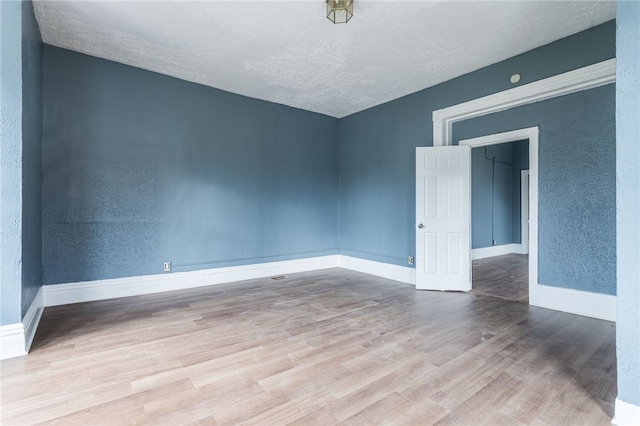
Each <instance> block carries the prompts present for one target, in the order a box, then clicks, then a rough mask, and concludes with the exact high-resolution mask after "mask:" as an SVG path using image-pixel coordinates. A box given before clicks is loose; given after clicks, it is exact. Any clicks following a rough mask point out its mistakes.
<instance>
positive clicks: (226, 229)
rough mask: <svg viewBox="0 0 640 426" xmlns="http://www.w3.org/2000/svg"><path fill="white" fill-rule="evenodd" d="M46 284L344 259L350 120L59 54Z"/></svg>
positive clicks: (46, 202)
mask: <svg viewBox="0 0 640 426" xmlns="http://www.w3.org/2000/svg"><path fill="white" fill-rule="evenodd" d="M44 64H45V67H44V83H43V86H44V87H43V90H44V142H43V153H42V155H43V161H42V162H43V200H42V209H43V225H42V226H43V230H42V233H43V264H44V271H43V273H44V281H45V283H46V284H56V283H64V282H76V281H85V280H97V279H106V278H118V277H127V276H138V275H146V274H157V273H161V272H162V262H163V261H172V262H173V270H174V271H190V270H198V269H206V268H213V267H219V266H230V265H240V264H251V263H259V262H266V261H276V260H286V259H293V258H302V257H310V256H317V255H324V254H333V253H335V252H336V250H337V247H338V223H339V222H338V214H339V211H338V204H339V187H338V120H337V119H335V118H330V117H327V116H323V115H320V114H315V113H311V112H306V111H302V110H298V109H294V108H289V107H285V106H282V105H277V104H273V103H269V102H264V101H259V100H256V99H251V98H246V97H243V96H239V95H235V94H231V93H228V92H223V91H220V90H217V89H212V88H208V87H205V86H201V85H198V84H193V83H189V82H185V81H182V80H178V79H175V78H171V77H167V76H163V75H160V74H155V73H152V72H148V71H144V70H140V69H137V68H132V67H129V66H124V65H121V64H117V63H114V62H110V61H105V60H101V59H97V58H94V57H90V56H85V55H82V54H78V53H74V52H71V51H68V50H63V49H59V48H55V47H52V46H45V49H44Z"/></svg>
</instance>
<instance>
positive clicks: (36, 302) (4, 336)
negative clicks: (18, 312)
mask: <svg viewBox="0 0 640 426" xmlns="http://www.w3.org/2000/svg"><path fill="white" fill-rule="evenodd" d="M43 302H44V299H43V291H42V287H40V290H38V294H36V297H35V298H34V299H33V302H31V306H29V309H27V313H26V314H25V315H24V318H22V322H19V323H17V324H9V325H3V326H2V327H0V348H1V350H0V359H7V358H14V357H17V356H23V355H26V354H27V352H29V348H30V347H31V342H33V337H34V336H35V335H36V330H37V329H38V324H39V323H40V318H41V317H42V312H43V311H44V303H43Z"/></svg>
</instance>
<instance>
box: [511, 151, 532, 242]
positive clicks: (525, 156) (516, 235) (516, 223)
mask: <svg viewBox="0 0 640 426" xmlns="http://www.w3.org/2000/svg"><path fill="white" fill-rule="evenodd" d="M522 170H529V141H518V142H513V178H512V182H513V187H512V188H513V196H512V201H513V209H512V213H513V217H512V222H511V223H512V230H511V232H512V234H513V240H512V241H513V242H514V243H518V244H519V243H521V242H522V233H521V232H520V228H521V222H520V221H521V219H522V218H521V212H520V210H521V207H522V205H521V202H522V201H521V197H520V193H521V192H522V187H521V183H522V173H521V172H522Z"/></svg>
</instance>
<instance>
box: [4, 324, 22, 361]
mask: <svg viewBox="0 0 640 426" xmlns="http://www.w3.org/2000/svg"><path fill="white" fill-rule="evenodd" d="M26 354H27V351H26V350H25V346H24V327H23V326H22V323H21V322H19V323H16V324H8V325H3V326H1V327H0V359H7V358H15V357H17V356H22V355H26Z"/></svg>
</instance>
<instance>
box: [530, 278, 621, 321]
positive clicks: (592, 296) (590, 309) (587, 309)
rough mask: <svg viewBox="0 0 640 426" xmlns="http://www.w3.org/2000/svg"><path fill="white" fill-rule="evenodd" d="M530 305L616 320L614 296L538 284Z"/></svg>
mask: <svg viewBox="0 0 640 426" xmlns="http://www.w3.org/2000/svg"><path fill="white" fill-rule="evenodd" d="M536 287H537V288H536V292H537V295H538V300H537V302H535V303H533V302H532V301H529V303H530V304H531V305H534V306H539V307H541V308H547V309H553V310H556V311H563V312H568V313H570V314H578V315H583V316H586V317H592V318H598V319H603V320H607V321H614V322H615V320H616V296H612V295H610V294H602V293H591V292H588V291H581V290H574V289H569V288H563V287H552V286H549V285H543V284H538V285H537V286H536Z"/></svg>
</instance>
